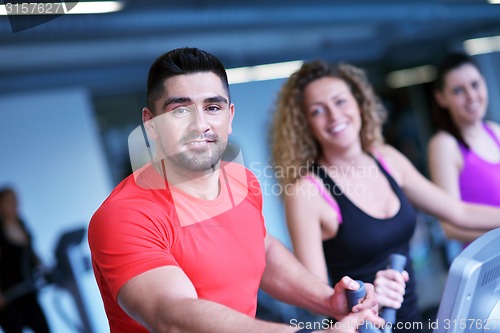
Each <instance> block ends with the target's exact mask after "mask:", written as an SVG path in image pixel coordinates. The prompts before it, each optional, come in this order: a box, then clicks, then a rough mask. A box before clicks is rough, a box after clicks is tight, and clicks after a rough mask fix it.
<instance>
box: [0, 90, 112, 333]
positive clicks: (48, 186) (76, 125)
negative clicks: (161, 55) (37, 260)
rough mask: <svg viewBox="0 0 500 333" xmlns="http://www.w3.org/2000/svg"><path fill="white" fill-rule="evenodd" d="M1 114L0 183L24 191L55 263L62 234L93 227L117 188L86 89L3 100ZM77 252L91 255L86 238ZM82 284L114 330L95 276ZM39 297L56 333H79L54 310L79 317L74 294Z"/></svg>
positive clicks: (98, 317) (32, 223) (42, 245)
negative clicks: (99, 210) (92, 221)
mask: <svg viewBox="0 0 500 333" xmlns="http://www.w3.org/2000/svg"><path fill="white" fill-rule="evenodd" d="M0 115H1V118H0V186H3V185H12V186H13V187H14V188H15V189H16V190H17V192H18V195H19V199H20V210H21V213H22V216H23V217H24V219H25V220H26V223H27V226H28V228H29V229H30V231H31V233H32V235H33V236H34V239H35V243H34V246H35V249H36V251H37V252H38V254H39V255H40V257H41V258H42V260H43V261H44V262H45V263H46V264H47V265H48V266H52V265H53V264H54V250H55V246H56V242H57V241H58V239H59V236H60V235H61V233H63V232H65V231H68V230H71V229H74V228H80V227H84V228H86V226H87V224H88V221H89V219H90V217H91V215H92V214H93V212H94V211H95V210H96V209H97V207H98V206H99V205H100V203H101V202H102V201H103V200H104V199H105V198H106V196H107V195H108V194H109V192H110V190H111V185H110V178H109V175H108V169H107V165H106V163H105V159H104V154H103V151H102V145H101V143H100V138H99V133H98V131H97V128H96V124H95V122H94V118H93V110H92V105H91V104H90V99H89V96H88V95H87V93H86V91H85V90H81V89H68V90H58V91H40V92H34V93H22V94H17V95H7V96H6V95H3V96H0ZM76 250H77V251H79V252H80V253H81V256H82V260H83V259H84V258H85V256H87V255H88V254H89V251H88V245H87V240H86V238H85V239H84V240H83V242H82V243H81V245H80V248H79V249H76ZM73 252H74V251H73ZM79 287H81V289H82V290H81V291H82V294H83V297H84V302H85V303H86V307H87V310H88V311H89V315H90V316H91V319H92V325H93V326H95V327H94V332H96V333H98V332H106V331H109V329H108V325H107V320H106V317H105V314H104V310H103V306H102V301H101V299H100V296H99V293H98V290H97V286H96V283H95V280H94V278H93V274H92V272H91V271H88V272H86V273H84V274H80V280H79ZM40 299H41V303H42V305H43V307H44V309H45V312H46V314H47V317H48V320H49V322H50V326H51V329H52V331H53V332H66V333H71V332H77V331H76V330H75V329H74V328H72V327H70V326H68V325H67V324H66V323H65V322H64V321H63V320H62V317H61V315H60V314H59V313H58V312H57V306H54V304H58V305H59V306H60V307H61V308H62V309H63V310H65V311H66V312H68V315H69V316H70V318H73V319H76V318H77V316H76V313H77V312H76V308H75V305H74V303H73V300H72V298H70V297H69V293H67V292H63V291H60V290H58V289H56V288H54V287H47V288H45V289H43V291H42V292H41V294H40Z"/></svg>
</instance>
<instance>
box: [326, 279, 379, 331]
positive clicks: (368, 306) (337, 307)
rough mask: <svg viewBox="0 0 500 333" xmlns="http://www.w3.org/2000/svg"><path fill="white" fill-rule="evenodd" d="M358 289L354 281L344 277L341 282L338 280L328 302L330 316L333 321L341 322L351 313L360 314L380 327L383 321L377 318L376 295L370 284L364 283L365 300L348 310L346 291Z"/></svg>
mask: <svg viewBox="0 0 500 333" xmlns="http://www.w3.org/2000/svg"><path fill="white" fill-rule="evenodd" d="M358 288H359V284H358V283H357V282H356V281H354V280H353V279H351V278H350V277H347V276H344V277H343V278H342V280H340V281H339V282H338V283H337V284H336V285H335V287H334V290H335V292H334V294H333V296H332V297H331V300H330V304H331V308H332V313H331V315H332V316H333V317H334V318H335V319H337V320H339V321H341V320H343V319H344V318H345V317H346V316H348V315H349V314H350V313H351V312H352V313H358V312H359V313H361V312H362V313H363V316H367V317H366V318H365V319H368V320H370V321H372V322H374V323H376V324H380V325H382V324H383V323H384V320H383V319H382V318H380V317H378V302H377V295H376V294H375V290H374V287H373V285H372V284H370V283H365V289H366V297H365V299H364V300H363V301H362V302H360V303H359V304H358V305H356V306H354V307H353V308H352V310H351V309H349V305H348V303H347V296H346V290H357V289H358ZM365 310H369V311H365ZM356 318H358V317H356ZM358 319H359V318H358Z"/></svg>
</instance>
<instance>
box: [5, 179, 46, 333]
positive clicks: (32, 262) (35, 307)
mask: <svg viewBox="0 0 500 333" xmlns="http://www.w3.org/2000/svg"><path fill="white" fill-rule="evenodd" d="M40 264H41V263H40V260H39V259H38V257H37V256H36V254H35V252H34V251H33V248H32V241H31V236H30V234H29V232H28V230H27V229H26V226H25V225H24V223H23V221H22V220H21V218H20V217H19V214H18V205H17V196H16V193H15V191H14V190H13V189H12V188H3V189H1V190H0V327H2V329H3V330H4V331H5V333H21V332H22V331H23V328H31V329H32V330H33V332H35V333H47V332H49V331H50V330H49V326H48V324H47V320H46V319H45V315H44V313H43V311H42V309H41V307H40V305H39V303H38V299H37V288H36V286H37V285H36V280H35V279H36V276H35V272H36V270H37V269H39V268H40V267H41V265H40Z"/></svg>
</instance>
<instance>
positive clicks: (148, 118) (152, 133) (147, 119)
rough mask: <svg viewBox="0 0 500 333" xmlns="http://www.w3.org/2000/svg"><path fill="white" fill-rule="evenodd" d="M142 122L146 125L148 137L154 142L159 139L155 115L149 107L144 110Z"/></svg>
mask: <svg viewBox="0 0 500 333" xmlns="http://www.w3.org/2000/svg"><path fill="white" fill-rule="evenodd" d="M142 122H143V123H144V128H145V129H146V133H147V135H148V137H150V138H151V139H152V140H156V139H157V138H158V132H157V131H156V127H155V122H154V114H153V112H152V111H151V110H150V109H149V108H148V107H144V108H143V109H142Z"/></svg>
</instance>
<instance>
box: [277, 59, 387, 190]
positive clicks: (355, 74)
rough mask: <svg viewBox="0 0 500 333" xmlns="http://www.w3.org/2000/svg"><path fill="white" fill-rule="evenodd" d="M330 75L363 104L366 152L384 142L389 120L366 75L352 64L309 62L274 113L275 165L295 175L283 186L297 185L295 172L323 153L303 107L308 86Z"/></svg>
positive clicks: (293, 79)
mask: <svg viewBox="0 0 500 333" xmlns="http://www.w3.org/2000/svg"><path fill="white" fill-rule="evenodd" d="M327 76H330V77H338V78H340V79H342V80H344V82H345V83H346V84H347V85H349V87H350V89H351V91H352V93H353V96H354V98H355V99H356V101H357V103H358V105H360V109H361V110H360V111H361V118H362V119H363V124H362V127H361V133H360V138H361V145H362V148H363V150H364V151H369V150H370V149H371V147H373V146H375V145H377V144H382V143H383V142H384V138H383V137H382V125H383V122H384V121H385V119H386V110H385V108H384V106H383V105H382V103H381V102H380V100H379V98H378V97H377V96H376V95H375V93H374V91H373V88H372V86H371V85H370V83H369V82H368V80H367V77H366V75H365V73H364V72H363V71H362V70H361V69H359V68H356V67H354V66H352V65H349V64H340V65H338V66H331V65H330V64H328V63H327V62H325V61H320V60H318V61H315V62H311V63H306V64H304V66H302V68H301V69H300V71H298V72H296V73H294V74H293V75H292V76H291V77H290V78H289V79H288V81H287V82H286V83H285V84H284V86H283V87H282V89H281V91H280V95H279V100H278V106H277V108H276V113H275V114H274V122H273V126H272V129H271V135H272V158H273V166H275V167H280V168H281V167H283V166H286V170H291V173H292V174H288V173H287V174H286V175H285V177H280V178H279V179H278V181H279V182H280V183H281V185H287V184H290V183H294V182H295V181H296V180H297V178H298V176H299V175H298V172H295V171H296V170H302V169H303V167H304V166H310V165H311V164H312V163H314V162H316V161H317V160H318V158H319V156H320V154H321V146H320V145H319V144H318V141H317V140H316V138H315V137H314V135H313V133H312V132H311V129H310V126H309V124H308V122H307V118H306V114H305V112H304V111H303V108H302V105H303V103H304V96H303V92H304V89H305V87H306V86H307V85H308V84H309V83H311V82H312V81H314V80H317V79H319V78H322V77H327Z"/></svg>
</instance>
